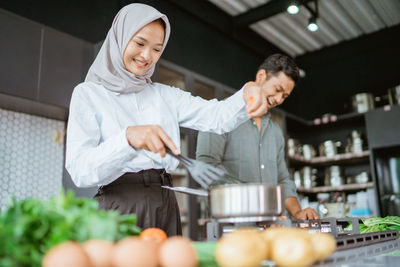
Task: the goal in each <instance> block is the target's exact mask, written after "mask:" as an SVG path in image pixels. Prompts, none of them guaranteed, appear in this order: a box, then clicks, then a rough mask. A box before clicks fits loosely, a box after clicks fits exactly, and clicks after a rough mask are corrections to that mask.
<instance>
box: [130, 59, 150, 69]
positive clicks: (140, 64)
mask: <svg viewBox="0 0 400 267" xmlns="http://www.w3.org/2000/svg"><path fill="white" fill-rule="evenodd" d="M133 63H135V66H136V67H138V68H140V69H145V68H146V67H147V65H148V63H146V62H144V61H140V60H137V59H134V60H133Z"/></svg>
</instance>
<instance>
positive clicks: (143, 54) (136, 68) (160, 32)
mask: <svg viewBox="0 0 400 267" xmlns="http://www.w3.org/2000/svg"><path fill="white" fill-rule="evenodd" d="M163 42H164V28H163V26H162V25H161V24H160V23H159V22H157V21H153V22H151V23H149V24H147V25H146V26H144V27H143V28H142V29H140V30H139V31H138V32H137V33H136V34H135V35H134V36H133V37H132V39H131V40H130V41H129V43H128V45H127V46H126V49H125V52H124V56H123V60H124V65H125V68H126V69H127V70H128V71H129V72H131V73H133V74H135V75H137V76H140V75H143V74H145V73H146V71H148V70H149V69H150V68H151V67H153V66H154V64H156V62H157V61H158V59H159V58H160V56H161V50H162V47H163Z"/></svg>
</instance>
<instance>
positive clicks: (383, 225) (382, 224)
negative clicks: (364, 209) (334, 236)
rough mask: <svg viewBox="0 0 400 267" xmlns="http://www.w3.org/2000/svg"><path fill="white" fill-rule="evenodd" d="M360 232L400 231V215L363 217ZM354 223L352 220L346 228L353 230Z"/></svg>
mask: <svg viewBox="0 0 400 267" xmlns="http://www.w3.org/2000/svg"><path fill="white" fill-rule="evenodd" d="M361 221H362V223H360V233H361V234H363V233H373V232H380V231H387V230H397V231H399V232H400V217H397V216H387V217H384V218H382V217H376V216H375V217H371V218H367V219H361ZM352 229H353V225H352V223H351V222H350V223H349V225H348V226H346V228H345V230H352Z"/></svg>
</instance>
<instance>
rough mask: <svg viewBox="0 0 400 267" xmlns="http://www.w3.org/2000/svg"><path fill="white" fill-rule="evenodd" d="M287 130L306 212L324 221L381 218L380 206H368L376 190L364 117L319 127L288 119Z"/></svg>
mask: <svg viewBox="0 0 400 267" xmlns="http://www.w3.org/2000/svg"><path fill="white" fill-rule="evenodd" d="M284 130H285V133H286V136H287V141H288V142H287V162H288V167H289V168H290V173H291V175H292V178H293V179H294V181H295V183H296V186H297V192H298V194H299V197H300V199H302V200H303V201H302V203H303V205H304V206H311V207H313V208H315V209H319V212H320V215H321V216H324V215H327V216H335V217H339V216H340V217H344V216H346V215H349V216H360V215H364V216H369V215H376V213H377V212H376V202H375V201H368V199H369V198H370V197H371V196H375V194H374V189H375V186H374V181H373V180H372V179H371V175H370V156H371V155H370V150H369V147H368V138H367V135H366V122H365V114H364V113H350V114H344V115H339V116H335V115H331V114H326V115H324V116H323V118H322V119H316V120H313V121H306V120H304V119H301V118H298V117H296V116H295V115H293V114H288V113H286V116H285V127H284ZM365 191H366V192H365ZM321 203H323V204H324V205H325V204H326V205H325V207H328V210H327V209H325V207H324V205H322V204H321ZM321 206H322V208H321ZM329 207H330V209H331V210H332V212H331V211H330V210H329ZM344 210H345V211H344ZM326 212H328V214H326ZM335 212H336V213H335Z"/></svg>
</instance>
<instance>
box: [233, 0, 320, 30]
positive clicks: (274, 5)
mask: <svg viewBox="0 0 400 267" xmlns="http://www.w3.org/2000/svg"><path fill="white" fill-rule="evenodd" d="M311 1H314V0H298V3H299V6H301V5H304V4H307V3H308V2H311ZM291 2H293V1H292V0H272V1H270V2H268V3H265V4H263V5H261V6H258V7H255V8H252V9H250V10H249V11H247V12H245V13H242V14H240V15H237V16H235V17H233V26H234V27H235V28H243V27H247V26H249V25H251V24H253V23H256V22H258V21H260V20H263V19H266V18H269V17H272V16H274V15H276V14H279V13H282V12H284V11H286V9H287V7H288V5H289V4H290V3H291Z"/></svg>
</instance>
